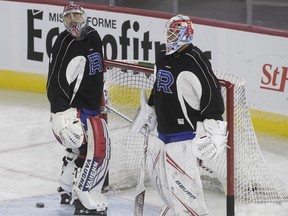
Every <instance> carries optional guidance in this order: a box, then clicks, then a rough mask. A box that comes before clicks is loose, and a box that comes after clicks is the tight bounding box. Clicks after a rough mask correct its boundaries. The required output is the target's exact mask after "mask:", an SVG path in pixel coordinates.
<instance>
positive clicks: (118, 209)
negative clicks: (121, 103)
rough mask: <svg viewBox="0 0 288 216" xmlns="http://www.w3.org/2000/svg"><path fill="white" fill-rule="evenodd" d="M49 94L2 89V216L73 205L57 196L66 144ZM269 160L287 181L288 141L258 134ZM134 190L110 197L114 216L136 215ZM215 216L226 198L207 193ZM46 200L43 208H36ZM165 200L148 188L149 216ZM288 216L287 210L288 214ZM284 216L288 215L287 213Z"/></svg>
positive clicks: (54, 211)
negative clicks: (54, 123)
mask: <svg viewBox="0 0 288 216" xmlns="http://www.w3.org/2000/svg"><path fill="white" fill-rule="evenodd" d="M49 115H50V113H49V103H48V100H47V98H46V95H45V94H38V93H31V92H19V91H8V90H0V141H1V144H0V215H1V216H15V215H19V216H20V215H21V216H26V215H33V216H38V215H39V216H46V215H47V216H48V215H49V216H54V215H55V216H56V215H59V216H64V215H65V216H66V215H67V216H68V215H73V208H72V207H63V206H61V205H60V204H59V196H58V194H57V192H56V188H57V187H58V183H57V180H58V177H59V174H60V171H61V165H62V156H63V153H64V148H63V146H61V145H59V144H58V143H57V142H56V141H55V138H54V136H53V134H52V132H51V126H50V123H49ZM257 138H258V141H259V143H260V148H261V149H262V152H263V154H264V157H265V159H266V160H267V162H268V164H269V165H270V167H271V170H272V172H274V173H275V175H277V176H278V177H279V178H280V179H281V180H282V181H283V182H284V183H285V184H287V182H288V168H287V165H288V137H277V136H271V135H267V134H261V133H257ZM134 193H135V189H133V188H132V189H130V190H125V191H119V192H117V193H116V194H115V193H111V192H110V193H109V192H108V194H107V197H108V202H109V211H108V212H109V213H108V215H110V216H118V215H119V216H129V215H133V204H134ZM205 196H206V199H207V203H208V207H209V210H210V212H211V215H214V216H224V215H225V202H226V201H225V197H224V196H223V195H222V194H217V193H214V192H210V191H206V192H205ZM36 202H43V203H44V204H45V207H44V208H36V207H35V204H36ZM162 205H163V202H162V201H161V199H160V198H159V196H158V195H157V193H156V192H155V191H154V190H153V189H152V188H147V194H146V200H145V212H144V215H147V216H148V215H149V216H153V215H157V214H158V212H159V210H160V208H161V206H162ZM286 213H287V212H286ZM286 213H283V215H288V213H287V214H286Z"/></svg>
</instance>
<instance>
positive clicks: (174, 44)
mask: <svg viewBox="0 0 288 216" xmlns="http://www.w3.org/2000/svg"><path fill="white" fill-rule="evenodd" d="M192 39H193V23H192V21H191V20H190V18H189V17H188V16H184V15H182V14H179V15H177V16H174V17H172V18H171V19H170V20H169V21H168V22H167V23H166V25H165V42H166V55H170V54H172V53H174V52H176V51H177V50H178V49H179V48H180V47H182V46H183V45H185V44H188V43H191V42H192Z"/></svg>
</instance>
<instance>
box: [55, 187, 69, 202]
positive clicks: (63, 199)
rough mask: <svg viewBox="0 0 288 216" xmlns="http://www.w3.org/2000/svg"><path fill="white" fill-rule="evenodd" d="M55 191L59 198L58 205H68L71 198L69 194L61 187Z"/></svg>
mask: <svg viewBox="0 0 288 216" xmlns="http://www.w3.org/2000/svg"><path fill="white" fill-rule="evenodd" d="M57 191H58V192H59V194H60V196H61V201H60V204H65V205H69V204H70V201H71V198H72V197H71V193H69V192H66V191H64V190H63V189H62V188H61V187H58V188H57Z"/></svg>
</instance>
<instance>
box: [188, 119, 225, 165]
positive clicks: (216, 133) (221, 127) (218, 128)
mask: <svg viewBox="0 0 288 216" xmlns="http://www.w3.org/2000/svg"><path fill="white" fill-rule="evenodd" d="M227 136H228V133H227V122H226V121H220V120H217V121H216V120H214V119H205V120H204V121H203V122H199V121H198V122H197V129H196V136H195V138H194V139H193V140H192V152H193V154H194V156H195V157H197V158H199V159H201V160H213V159H215V158H217V157H218V156H219V155H220V154H221V153H222V152H223V151H224V150H225V147H226V144H227Z"/></svg>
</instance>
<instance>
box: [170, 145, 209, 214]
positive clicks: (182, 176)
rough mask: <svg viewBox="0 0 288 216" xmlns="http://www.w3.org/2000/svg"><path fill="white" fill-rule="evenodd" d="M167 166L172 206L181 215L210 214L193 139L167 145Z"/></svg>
mask: <svg viewBox="0 0 288 216" xmlns="http://www.w3.org/2000/svg"><path fill="white" fill-rule="evenodd" d="M165 168H166V175H167V182H168V184H169V189H170V195H171V201H172V208H173V209H174V212H176V213H177V214H179V215H209V213H208V209H207V205H206V201H205V199H204V194H203V191H202V182H201V179H200V172H199V167H198V165H197V158H196V157H193V155H191V140H187V141H183V142H176V143H170V144H168V145H166V154H165Z"/></svg>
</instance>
